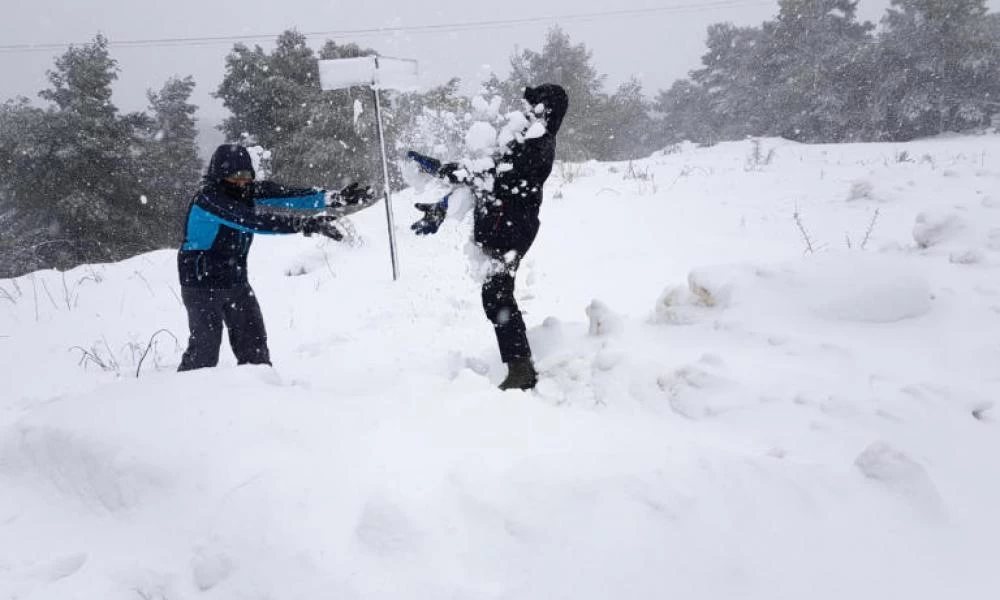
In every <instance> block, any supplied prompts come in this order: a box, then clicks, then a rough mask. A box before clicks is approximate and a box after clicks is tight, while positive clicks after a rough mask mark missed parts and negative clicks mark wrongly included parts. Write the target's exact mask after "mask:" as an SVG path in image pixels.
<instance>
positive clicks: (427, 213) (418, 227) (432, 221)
mask: <svg viewBox="0 0 1000 600" xmlns="http://www.w3.org/2000/svg"><path fill="white" fill-rule="evenodd" d="M413 206H415V207H417V210H421V211H423V212H424V217H423V218H422V219H420V220H419V221H417V222H416V223H414V224H413V225H410V229H412V230H413V233H415V234H417V235H430V234H432V233H437V230H438V228H439V227H441V223H443V222H444V218H445V217H446V216H448V197H447V196H446V197H445V198H444V199H443V200H441V201H440V202H435V203H433V204H426V203H423V202H417V203H416V204H414V205H413Z"/></svg>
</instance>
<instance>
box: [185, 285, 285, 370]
mask: <svg viewBox="0 0 1000 600" xmlns="http://www.w3.org/2000/svg"><path fill="white" fill-rule="evenodd" d="M181 298H182V299H183V300H184V307H185V308H186V309H187V314H188V327H189V329H190V332H191V337H190V338H189V339H188V347H187V351H185V352H184V357H183V358H182V359H181V364H180V366H179V367H178V368H177V370H178V371H190V370H192V369H201V368H204V367H214V366H215V365H217V364H218V363H219V347H220V346H221V345H222V326H223V324H225V326H226V328H227V329H228V330H229V345H230V346H231V347H232V349H233V355H235V356H236V362H237V363H238V364H241V365H244V364H265V365H269V364H271V356H270V353H269V352H268V350H267V332H266V331H265V330H264V316H263V315H262V314H261V312H260V304H258V302H257V296H256V295H255V294H254V291H253V289H252V288H251V287H250V286H249V285H242V286H240V287H235V288H231V289H214V288H195V287H182V288H181Z"/></svg>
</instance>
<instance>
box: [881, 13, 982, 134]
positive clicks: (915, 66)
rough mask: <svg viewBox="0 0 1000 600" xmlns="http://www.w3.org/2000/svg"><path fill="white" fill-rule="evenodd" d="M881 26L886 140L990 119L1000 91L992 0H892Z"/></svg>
mask: <svg viewBox="0 0 1000 600" xmlns="http://www.w3.org/2000/svg"><path fill="white" fill-rule="evenodd" d="M882 23H883V26H884V31H883V33H882V35H881V36H880V47H881V53H880V59H881V60H880V65H879V66H880V70H881V72H882V73H883V75H884V78H883V81H882V84H881V90H880V94H879V103H880V104H881V105H882V106H883V113H884V117H885V122H884V134H885V136H886V137H890V138H892V139H908V138H912V137H916V136H920V135H929V134H934V133H940V132H942V131H959V130H962V129H965V128H969V127H974V126H978V125H985V124H987V123H989V120H990V117H991V116H992V115H993V114H995V113H996V112H997V104H996V102H997V97H998V92H1000V84H998V82H997V77H996V73H997V71H998V69H1000V35H998V32H1000V29H998V27H997V20H996V16H995V15H988V14H987V7H986V2H985V0H893V1H892V8H890V10H889V11H888V13H887V14H886V16H885V18H884V19H883V21H882Z"/></svg>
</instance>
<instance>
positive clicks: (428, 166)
mask: <svg viewBox="0 0 1000 600" xmlns="http://www.w3.org/2000/svg"><path fill="white" fill-rule="evenodd" d="M406 158H408V159H410V160H412V161H413V162H415V163H417V165H418V166H420V170H421V171H423V172H425V173H430V174H431V175H437V174H438V169H440V168H441V161H439V160H438V159H436V158H431V157H430V156H425V155H423V154H420V153H419V152H414V151H413V150H410V151H409V152H407V153H406Z"/></svg>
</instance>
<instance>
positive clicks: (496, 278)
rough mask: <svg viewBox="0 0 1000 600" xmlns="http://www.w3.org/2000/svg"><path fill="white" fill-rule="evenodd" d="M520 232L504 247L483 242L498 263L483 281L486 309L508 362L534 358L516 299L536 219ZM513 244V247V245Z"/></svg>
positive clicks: (535, 231)
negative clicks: (519, 277)
mask: <svg viewBox="0 0 1000 600" xmlns="http://www.w3.org/2000/svg"><path fill="white" fill-rule="evenodd" d="M519 233H520V234H521V235H519V236H518V239H516V240H515V241H514V243H513V244H505V246H508V247H505V248H493V247H490V246H487V245H485V244H481V245H480V247H481V248H482V250H483V252H484V253H485V254H486V255H487V256H488V257H490V258H491V259H492V260H493V261H494V262H495V263H496V269H495V270H494V272H493V274H492V275H490V276H489V277H488V278H487V279H486V281H484V282H483V311H485V312H486V318H487V319H489V320H490V322H491V323H493V331H494V332H495V333H496V336H497V345H498V346H499V347H500V358H501V359H502V360H503V362H505V363H509V362H511V361H514V360H518V359H523V358H531V347H530V346H529V345H528V335H527V333H526V329H525V325H524V317H523V316H522V315H521V309H520V308H519V307H518V306H517V301H516V300H515V299H514V280H515V278H516V277H517V269H518V267H520V266H521V259H523V258H524V255H525V254H527V253H528V249H529V248H531V244H532V243H533V242H534V241H535V235H536V234H537V233H538V225H537V221H536V222H535V224H534V226H532V227H527V228H525V230H523V231H521V232H519ZM511 246H512V247H511Z"/></svg>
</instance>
